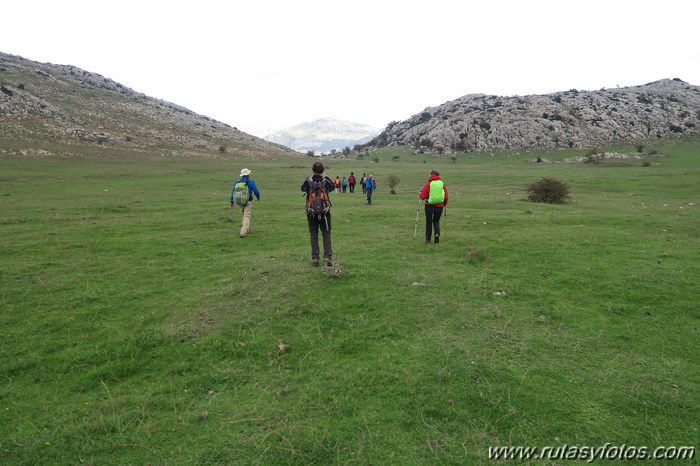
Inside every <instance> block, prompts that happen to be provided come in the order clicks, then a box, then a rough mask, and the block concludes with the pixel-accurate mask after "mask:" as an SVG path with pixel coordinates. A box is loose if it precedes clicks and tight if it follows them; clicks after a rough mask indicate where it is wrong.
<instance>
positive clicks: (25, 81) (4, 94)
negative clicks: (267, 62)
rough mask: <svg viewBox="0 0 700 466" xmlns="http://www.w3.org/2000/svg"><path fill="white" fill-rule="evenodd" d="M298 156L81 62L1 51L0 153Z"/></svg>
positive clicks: (286, 149) (293, 152) (116, 155)
mask: <svg viewBox="0 0 700 466" xmlns="http://www.w3.org/2000/svg"><path fill="white" fill-rule="evenodd" d="M37 153H38V154H43V155H47V154H49V155H50V154H61V155H70V154H98V155H99V154H104V155H105V156H106V155H107V154H109V155H110V156H114V157H119V156H124V157H127V156H130V157H133V156H136V157H139V156H143V157H153V156H156V157H158V156H163V155H182V156H244V157H259V158H272V157H275V158H279V157H299V156H300V154H299V153H297V152H295V151H293V150H291V149H289V148H287V147H284V146H281V145H278V144H273V143H270V142H268V141H265V140H263V139H260V138H257V137H254V136H251V135H249V134H246V133H244V132H241V131H238V129H236V128H234V127H231V126H229V125H227V124H225V123H221V122H219V121H216V120H213V119H211V118H208V117H206V116H203V115H198V114H196V113H194V112H192V111H190V110H188V109H186V108H184V107H181V106H178V105H175V104H173V103H170V102H166V101H163V100H158V99H154V98H152V97H148V96H146V95H144V94H141V93H138V92H136V91H134V90H132V89H129V88H127V87H125V86H123V85H121V84H120V83H117V82H115V81H113V80H111V79H109V78H105V77H103V76H101V75H99V74H96V73H91V72H88V71H85V70H82V69H80V68H76V67H75V66H69V65H54V64H49V63H38V62H34V61H31V60H27V59H25V58H22V57H18V56H14V55H8V54H4V53H1V52H0V156H1V155H13V154H23V155H32V154H37Z"/></svg>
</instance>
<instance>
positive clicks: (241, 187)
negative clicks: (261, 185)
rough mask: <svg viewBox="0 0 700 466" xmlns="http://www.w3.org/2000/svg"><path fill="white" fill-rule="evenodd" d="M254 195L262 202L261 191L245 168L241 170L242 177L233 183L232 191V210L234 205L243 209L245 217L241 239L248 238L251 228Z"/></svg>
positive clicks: (242, 213)
mask: <svg viewBox="0 0 700 466" xmlns="http://www.w3.org/2000/svg"><path fill="white" fill-rule="evenodd" d="M253 194H255V197H256V198H257V199H258V201H259V200H260V191H259V190H258V186H257V185H256V184H255V181H254V180H252V179H250V170H248V169H247V168H244V169H243V170H241V177H240V178H239V179H237V180H236V182H235V183H233V189H232V190H231V208H233V206H234V205H236V206H238V207H240V208H241V215H242V216H243V225H242V226H241V234H240V236H241V238H245V237H246V236H248V230H249V228H250V214H251V213H252V212H253Z"/></svg>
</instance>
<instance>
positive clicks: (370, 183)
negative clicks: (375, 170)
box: [365, 175, 377, 205]
mask: <svg viewBox="0 0 700 466" xmlns="http://www.w3.org/2000/svg"><path fill="white" fill-rule="evenodd" d="M375 189H377V181H376V180H375V179H374V176H373V175H369V176H368V177H367V181H365V193H367V204H368V205H369V204H371V203H372V193H373V192H374V190H375Z"/></svg>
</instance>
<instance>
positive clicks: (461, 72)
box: [0, 0, 700, 136]
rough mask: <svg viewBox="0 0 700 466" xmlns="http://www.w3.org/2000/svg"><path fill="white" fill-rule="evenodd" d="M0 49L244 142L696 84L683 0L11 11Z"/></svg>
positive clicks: (178, 0)
mask: <svg viewBox="0 0 700 466" xmlns="http://www.w3.org/2000/svg"><path fill="white" fill-rule="evenodd" d="M0 14H2V20H1V23H2V25H1V26H0V51H2V52H5V53H10V54H14V55H20V56H23V57H25V58H28V59H30V60H35V61H40V62H49V63H54V64H62V65H74V66H77V67H79V68H82V69H84V70H87V71H91V72H95V73H99V74H101V75H103V76H105V77H108V78H111V79H113V80H115V81H117V82H120V83H122V84H124V85H125V86H128V87H130V88H132V89H133V90H135V91H137V92H142V93H144V94H147V95H149V96H152V97H156V98H160V99H165V100H167V101H170V102H173V103H176V104H179V105H182V106H184V107H187V108H189V109H191V110H193V111H195V112H197V113H200V114H204V115H207V116H209V117H211V118H214V119H217V120H220V121H223V122H225V123H228V124H230V125H232V126H236V127H238V129H240V130H243V131H246V132H249V133H251V134H254V135H256V136H264V135H266V134H268V133H269V132H271V131H273V130H276V129H280V128H283V127H286V126H291V125H295V124H298V123H303V122H306V121H311V120H314V119H316V118H321V117H333V118H339V119H342V120H348V121H353V122H357V123H365V124H369V125H372V126H376V127H378V128H384V127H385V126H386V125H387V123H389V122H390V121H392V120H403V119H406V118H408V117H410V116H411V115H413V114H416V113H419V112H421V111H422V110H423V109H424V108H426V107H430V106H437V105H440V104H442V103H444V102H447V101H449V100H454V99H457V98H459V97H461V96H463V95H466V94H472V93H485V94H496V95H528V94H548V93H551V92H557V91H566V90H569V89H571V88H576V89H579V90H595V89H600V88H603V87H605V88H613V87H616V86H621V87H622V86H631V85H638V84H646V83H648V82H651V81H656V80H658V79H663V78H680V79H683V80H684V81H687V82H689V83H690V84H694V85H700V34H698V33H697V19H698V7H697V6H696V1H695V0H683V1H681V0H665V1H663V2H653V3H651V2H646V1H640V0H605V1H603V0H584V1H578V0H477V1H469V0H429V1H424V0H420V1H417V2H408V1H406V0H353V1H349V0H344V1H336V0H293V1H292V0H236V1H224V0H198V1H188V0H169V1H161V0H139V1H134V0H120V1H115V2H101V1H97V0H13V1H7V2H3V5H2V7H1V9H0Z"/></svg>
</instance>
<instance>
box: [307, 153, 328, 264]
mask: <svg viewBox="0 0 700 466" xmlns="http://www.w3.org/2000/svg"><path fill="white" fill-rule="evenodd" d="M324 170H325V167H324V166H323V164H322V163H321V162H316V163H314V164H313V167H312V171H313V174H312V175H311V176H310V177H308V178H307V179H305V180H304V183H303V184H302V185H301V190H302V191H304V192H305V193H306V220H307V223H308V225H309V235H310V237H311V265H313V266H314V267H318V259H319V254H320V250H319V245H318V230H319V229H320V230H321V234H322V235H323V266H324V267H332V266H333V262H332V256H333V248H332V247H331V200H330V197H329V196H328V193H330V192H331V191H333V190H334V189H335V185H334V184H333V181H332V180H331V179H330V178H328V177H327V176H326V174H325V173H324Z"/></svg>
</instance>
